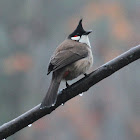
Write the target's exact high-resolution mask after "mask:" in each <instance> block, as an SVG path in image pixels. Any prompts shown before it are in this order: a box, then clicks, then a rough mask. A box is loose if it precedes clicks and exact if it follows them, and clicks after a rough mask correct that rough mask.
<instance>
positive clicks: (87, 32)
mask: <svg viewBox="0 0 140 140" xmlns="http://www.w3.org/2000/svg"><path fill="white" fill-rule="evenodd" d="M91 32H92V30H89V31H86V32H85V33H84V35H88V34H90V33H91Z"/></svg>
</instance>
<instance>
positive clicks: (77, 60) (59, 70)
mask: <svg viewBox="0 0 140 140" xmlns="http://www.w3.org/2000/svg"><path fill="white" fill-rule="evenodd" d="M91 32H92V31H91V30H90V31H85V30H84V29H83V26H82V19H81V20H80V21H79V24H78V26H77V28H76V29H75V30H74V32H73V33H71V34H70V35H69V36H68V38H67V39H66V40H64V41H63V42H62V43H61V44H60V45H59V46H58V47H57V48H56V50H55V51H54V53H53V55H52V57H51V59H50V63H49V67H48V73H47V74H49V73H50V72H52V80H51V83H50V86H49V89H48V91H47V94H46V96H45V98H44V100H43V101H42V103H41V106H40V108H41V109H43V108H46V107H47V108H48V107H51V106H54V105H55V103H56V99H57V92H58V88H59V85H60V82H61V81H62V80H65V81H66V86H68V83H67V81H68V80H72V79H74V78H76V77H78V76H79V75H81V74H85V75H86V71H87V70H88V69H89V68H90V67H91V66H92V64H93V55H92V51H91V46H90V42H89V38H88V34H90V33H91Z"/></svg>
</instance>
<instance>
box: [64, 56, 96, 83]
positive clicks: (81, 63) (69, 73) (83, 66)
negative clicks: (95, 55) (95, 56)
mask: <svg viewBox="0 0 140 140" xmlns="http://www.w3.org/2000/svg"><path fill="white" fill-rule="evenodd" d="M92 63H93V60H92V58H89V57H86V58H83V59H81V60H78V61H76V62H75V63H73V64H71V65H69V66H68V67H67V68H66V70H65V73H64V77H63V79H64V80H72V79H74V78H77V77H78V76H79V75H81V74H84V73H86V71H87V70H88V69H89V68H90V67H91V66H92Z"/></svg>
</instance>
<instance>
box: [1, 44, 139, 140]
mask: <svg viewBox="0 0 140 140" xmlns="http://www.w3.org/2000/svg"><path fill="white" fill-rule="evenodd" d="M139 58H140V45H138V46H136V47H133V48H132V49H130V50H129V51H127V52H125V53H123V54H121V55H120V56H118V57H116V58H115V59H113V60H111V61H109V62H107V63H106V64H104V65H102V66H101V67H99V68H98V69H96V70H95V71H94V72H91V73H90V74H88V75H87V76H86V77H84V78H82V79H81V80H79V81H77V82H76V83H74V84H72V85H71V86H70V87H68V88H66V89H64V90H63V91H62V92H61V94H59V96H58V99H57V103H56V105H55V106H53V107H51V108H47V109H44V110H40V109H39V107H40V104H39V105H37V106H36V107H34V108H33V109H31V110H29V111H28V112H26V113H24V114H22V115H21V116H19V117H17V118H15V119H13V120H11V121H9V122H8V123H5V124H3V125H2V126H1V127H0V139H4V138H7V137H8V136H11V135H13V134H14V133H16V132H17V131H19V130H21V129H23V128H24V127H26V126H28V125H29V124H32V123H33V122H35V121H37V120H38V119H40V118H42V117H43V116H45V115H47V114H50V113H51V112H52V111H53V110H55V109H56V108H57V107H59V106H60V105H61V104H62V103H65V102H67V101H68V100H70V99H71V98H74V97H75V96H77V95H78V94H80V93H82V92H85V91H87V90H88V89H89V88H90V87H91V86H93V85H95V84H96V83H98V82H99V81H101V80H103V79H104V78H106V77H108V76H110V75H112V74H113V73H115V72H116V71H118V70H119V69H121V68H123V67H124V66H126V65H128V64H130V63H132V62H133V61H135V60H137V59H139Z"/></svg>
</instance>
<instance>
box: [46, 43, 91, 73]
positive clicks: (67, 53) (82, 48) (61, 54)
mask: <svg viewBox="0 0 140 140" xmlns="http://www.w3.org/2000/svg"><path fill="white" fill-rule="evenodd" d="M63 45H68V46H63V47H61V46H60V48H64V49H60V50H57V51H58V53H55V54H54V56H53V57H52V58H51V61H50V64H49V68H48V74H49V73H50V72H51V71H56V70H58V69H61V68H63V67H65V66H67V65H69V64H71V63H74V62H75V61H77V60H80V59H82V58H85V57H87V55H88V49H87V45H83V44H81V43H78V42H76V44H71V45H70V44H63ZM75 45H76V46H75Z"/></svg>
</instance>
